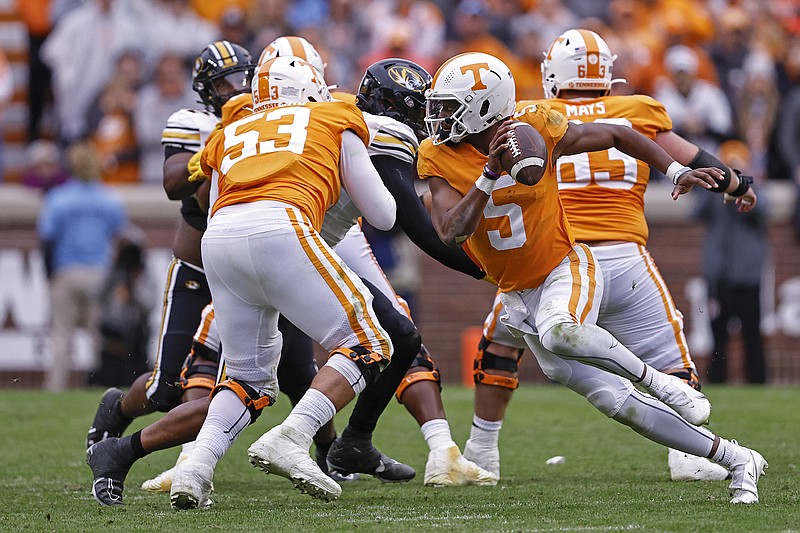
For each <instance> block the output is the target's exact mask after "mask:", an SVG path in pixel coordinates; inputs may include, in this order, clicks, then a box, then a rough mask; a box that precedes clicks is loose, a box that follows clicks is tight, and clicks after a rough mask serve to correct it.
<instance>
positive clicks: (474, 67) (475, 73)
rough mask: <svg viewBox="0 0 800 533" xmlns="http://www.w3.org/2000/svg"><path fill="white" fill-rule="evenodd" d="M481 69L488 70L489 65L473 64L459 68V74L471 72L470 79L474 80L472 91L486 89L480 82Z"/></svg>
mask: <svg viewBox="0 0 800 533" xmlns="http://www.w3.org/2000/svg"><path fill="white" fill-rule="evenodd" d="M481 69H486V70H489V63H473V64H471V65H464V66H462V67H461V74H466V73H467V72H472V78H473V79H474V80H475V84H474V85H473V86H472V90H473V91H478V90H480V89H485V88H486V85H484V84H483V82H482V81H481Z"/></svg>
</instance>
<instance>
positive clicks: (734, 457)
mask: <svg viewBox="0 0 800 533" xmlns="http://www.w3.org/2000/svg"><path fill="white" fill-rule="evenodd" d="M711 460H712V461H714V462H717V463H719V464H721V465H722V466H724V467H725V468H727V469H728V470H730V469H732V468H733V467H734V466H738V465H740V464H742V463H745V462H747V460H748V455H747V453H746V452H745V451H744V450H743V449H742V447H741V446H739V445H738V444H734V443H733V442H731V441H729V440H725V439H723V438H722V437H719V446H717V451H716V452H715V453H714V455H713V456H712V457H711Z"/></svg>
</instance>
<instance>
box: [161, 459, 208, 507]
mask: <svg viewBox="0 0 800 533" xmlns="http://www.w3.org/2000/svg"><path fill="white" fill-rule="evenodd" d="M213 477H214V469H213V468H211V467H210V466H209V465H207V464H203V463H200V462H196V461H191V460H187V461H183V462H182V463H180V464H179V465H177V466H175V468H174V470H173V474H172V488H171V490H170V494H169V500H170V502H171V504H172V508H173V509H208V508H209V507H211V506H212V505H214V502H212V501H211V499H210V498H209V495H210V494H211V480H212V479H213Z"/></svg>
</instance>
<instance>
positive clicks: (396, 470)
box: [327, 437, 417, 483]
mask: <svg viewBox="0 0 800 533" xmlns="http://www.w3.org/2000/svg"><path fill="white" fill-rule="evenodd" d="M327 465H328V470H329V471H331V472H339V473H341V474H344V475H349V474H355V473H362V474H369V475H371V476H374V477H376V478H378V479H379V480H381V481H382V482H384V483H404V482H406V481H411V480H412V479H414V476H416V475H417V472H416V471H415V470H414V469H413V468H411V467H410V466H408V465H406V464H403V463H401V462H399V461H395V460H394V459H392V458H391V457H389V456H388V455H386V454H384V453H381V452H379V451H378V450H377V449H376V448H375V446H373V445H372V443H371V442H369V441H368V442H366V443H363V444H362V443H352V442H345V441H344V440H343V439H342V437H339V438H338V439H336V440H335V441H333V444H331V447H330V450H329V451H328V457H327Z"/></svg>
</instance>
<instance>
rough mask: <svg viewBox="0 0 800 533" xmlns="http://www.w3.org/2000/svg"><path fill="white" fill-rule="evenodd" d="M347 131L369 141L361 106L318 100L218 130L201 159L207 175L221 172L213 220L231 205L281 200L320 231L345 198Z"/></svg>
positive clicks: (251, 116)
mask: <svg viewBox="0 0 800 533" xmlns="http://www.w3.org/2000/svg"><path fill="white" fill-rule="evenodd" d="M345 130H352V131H353V132H355V133H356V134H357V135H358V136H359V137H360V138H361V139H362V140H363V141H364V144H365V145H366V144H368V143H369V131H368V130H367V125H366V123H365V122H364V117H363V115H362V114H361V111H359V109H358V108H357V107H356V106H355V105H353V104H348V103H345V102H316V103H308V104H302V105H290V106H281V107H275V108H271V109H267V110H265V111H260V112H258V113H251V114H249V115H246V116H245V117H244V118H242V119H239V120H237V121H235V122H233V123H231V124H229V125H228V126H225V127H224V128H222V129H220V130H216V131H214V133H212V134H211V136H210V137H209V138H208V141H207V142H206V146H205V148H204V150H203V156H202V159H201V164H202V165H203V171H204V172H206V174H207V175H211V173H212V171H214V172H215V173H216V174H215V179H216V182H215V183H212V188H214V186H215V185H216V188H217V191H216V192H217V196H216V200H215V201H214V205H213V207H212V210H211V216H212V217H213V216H214V213H216V212H217V211H218V210H219V209H221V208H223V207H225V206H228V205H234V204H240V203H248V202H257V201H260V200H277V201H281V202H286V203H289V204H292V205H294V206H296V207H298V208H299V209H301V210H302V211H303V212H304V213H305V214H306V216H308V218H309V220H310V221H311V224H312V226H313V227H314V228H315V229H317V230H319V229H320V226H321V225H322V219H323V217H324V215H325V211H327V209H328V208H329V207H330V206H331V205H333V204H334V203H336V201H337V200H338V199H339V192H340V189H341V177H340V176H339V157H340V148H341V145H342V134H343V133H344V131H345Z"/></svg>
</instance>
